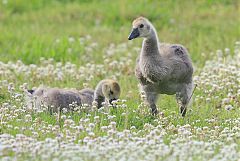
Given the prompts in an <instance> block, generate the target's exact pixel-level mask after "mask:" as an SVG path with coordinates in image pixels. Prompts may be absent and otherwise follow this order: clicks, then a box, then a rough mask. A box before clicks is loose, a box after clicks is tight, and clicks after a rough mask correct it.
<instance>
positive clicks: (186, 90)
mask: <svg viewBox="0 0 240 161" xmlns="http://www.w3.org/2000/svg"><path fill="white" fill-rule="evenodd" d="M192 91H193V84H192V82H191V83H189V84H184V85H183V88H182V89H181V91H180V92H178V93H176V100H177V103H178V105H179V109H180V114H181V115H182V116H183V117H184V116H185V115H186V112H187V105H188V103H189V102H190V100H191V96H192Z"/></svg>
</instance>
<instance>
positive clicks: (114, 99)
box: [109, 98, 117, 105]
mask: <svg viewBox="0 0 240 161" xmlns="http://www.w3.org/2000/svg"><path fill="white" fill-rule="evenodd" d="M116 100H117V99H116V98H113V99H110V100H109V103H110V104H111V105H113V104H112V101H116Z"/></svg>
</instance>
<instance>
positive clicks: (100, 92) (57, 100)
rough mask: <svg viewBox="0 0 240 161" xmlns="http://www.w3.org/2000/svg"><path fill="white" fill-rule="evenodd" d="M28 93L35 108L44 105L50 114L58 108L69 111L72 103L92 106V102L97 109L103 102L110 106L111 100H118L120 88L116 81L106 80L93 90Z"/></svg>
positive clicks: (34, 91) (32, 91) (54, 90)
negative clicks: (33, 99)
mask: <svg viewBox="0 0 240 161" xmlns="http://www.w3.org/2000/svg"><path fill="white" fill-rule="evenodd" d="M28 92H29V93H30V94H31V95H32V96H33V97H36V106H37V108H40V106H41V105H45V106H47V107H48V108H49V111H50V112H57V111H58V108H60V110H62V109H63V108H66V109H67V110H71V109H70V106H69V104H72V103H73V102H74V103H75V104H76V105H78V106H82V105H88V106H92V104H93V101H96V102H97V107H98V108H100V107H102V103H103V102H104V101H108V102H109V103H110V104H111V103H112V101H113V100H116V99H118V98H119V96H120V86H119V84H118V83H117V82H116V81H114V80H110V79H106V80H102V81H100V82H99V83H98V85H97V86H96V88H95V90H93V89H89V88H86V89H82V90H80V91H79V92H78V91H76V90H70V89H60V88H42V87H40V88H38V89H36V90H28Z"/></svg>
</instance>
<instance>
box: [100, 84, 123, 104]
mask: <svg viewBox="0 0 240 161" xmlns="http://www.w3.org/2000/svg"><path fill="white" fill-rule="evenodd" d="M120 92H121V90H120V86H119V84H118V83H117V82H115V81H113V82H111V81H109V82H106V83H105V84H103V86H102V93H103V95H104V97H105V98H106V99H107V101H108V102H109V103H110V104H112V101H114V100H117V99H118V98H119V96H120Z"/></svg>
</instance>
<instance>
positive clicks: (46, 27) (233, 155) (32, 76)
mask: <svg viewBox="0 0 240 161" xmlns="http://www.w3.org/2000/svg"><path fill="white" fill-rule="evenodd" d="M239 5H240V2H239V1H237V0H236V1H235V0H232V1H230V0H220V1H213V0H203V1H187V0H186V1H175V0H169V1H163V0H161V1H150V0H142V1H133V0H131V1H130V0H121V1H109V0H103V1H95V0H92V1H85V0H82V1H74V0H58V1H57V0H53V1H47V0H32V1H31V2H29V1H27V0H15V1H10V0H1V1H0V33H1V34H0V159H1V160H12V159H15V160H26V159H28V160H36V159H38V160H50V159H60V160H66V159H69V160H79V158H81V159H82V160H238V159H239V158H240V146H239V145H240V142H239V140H240V139H239V138H240V128H239V127H240V126H239V125H240V119H239V118H240V65H239V62H240V42H239V40H240V28H239V25H240V19H239V15H240V9H239ZM140 15H142V16H145V17H147V18H149V19H150V20H151V21H152V22H153V24H154V25H155V27H156V29H157V32H158V36H159V39H160V41H161V42H170V43H180V44H183V45H184V46H186V47H187V48H188V50H189V52H190V56H191V58H192V60H193V64H194V66H195V73H194V81H195V83H196V84H197V88H196V90H195V92H194V95H193V102H192V106H191V107H190V108H189V110H188V112H187V115H186V117H184V118H182V117H181V116H180V115H179V113H178V107H177V104H176V102H175V98H174V96H161V98H160V99H159V102H158V108H159V110H160V111H161V112H162V113H161V114H160V115H158V116H156V117H153V116H152V115H151V113H150V111H149V109H148V107H146V106H145V105H144V103H143V101H142V99H141V94H140V93H139V91H138V82H137V79H136V78H135V76H134V66H135V59H136V57H137V55H138V54H139V51H140V49H141V41H142V40H140V39H139V40H136V41H134V42H132V41H128V40H127V37H128V34H129V33H130V30H131V22H132V20H133V19H134V18H136V17H138V16H140ZM104 78H113V79H116V80H118V81H119V83H120V85H121V88H122V93H121V97H120V100H118V101H117V102H115V104H116V106H117V108H116V109H115V108H111V107H110V108H101V109H99V110H96V109H95V108H90V109H89V107H81V108H79V107H76V109H75V111H74V112H72V113H63V114H62V115H61V120H60V122H57V117H58V116H57V114H53V115H50V114H49V112H48V111H47V110H46V108H44V107H43V108H42V109H36V108H28V106H27V105H26V102H25V99H26V93H25V90H26V89H29V88H33V87H38V86H39V85H45V86H50V87H56V86H57V87H62V88H76V89H82V88H85V87H90V88H94V87H95V86H96V84H97V83H98V82H99V81H100V80H101V79H104ZM33 101H34V100H33Z"/></svg>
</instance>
